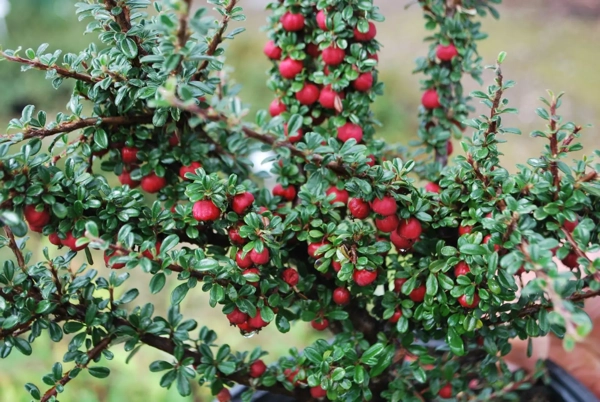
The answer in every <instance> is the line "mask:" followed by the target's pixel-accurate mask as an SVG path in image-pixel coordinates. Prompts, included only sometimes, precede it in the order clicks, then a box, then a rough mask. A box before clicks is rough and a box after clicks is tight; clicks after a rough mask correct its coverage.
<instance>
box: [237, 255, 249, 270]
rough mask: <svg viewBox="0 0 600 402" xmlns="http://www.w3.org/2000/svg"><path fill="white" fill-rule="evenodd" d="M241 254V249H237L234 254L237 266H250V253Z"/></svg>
mask: <svg viewBox="0 0 600 402" xmlns="http://www.w3.org/2000/svg"><path fill="white" fill-rule="evenodd" d="M242 254H243V251H242V250H238V252H237V253H236V255H235V262H236V263H237V265H238V267H240V268H242V269H245V268H250V267H251V266H252V259H251V258H250V253H247V254H246V256H244V257H242Z"/></svg>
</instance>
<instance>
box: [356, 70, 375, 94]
mask: <svg viewBox="0 0 600 402" xmlns="http://www.w3.org/2000/svg"><path fill="white" fill-rule="evenodd" d="M372 86H373V74H372V73H362V74H361V75H359V76H358V78H357V79H356V80H355V81H352V87H353V88H354V89H356V90H357V91H360V92H367V91H368V90H369V89H371V87H372Z"/></svg>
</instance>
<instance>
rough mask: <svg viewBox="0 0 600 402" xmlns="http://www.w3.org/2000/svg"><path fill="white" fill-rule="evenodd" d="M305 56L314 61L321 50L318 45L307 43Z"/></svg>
mask: <svg viewBox="0 0 600 402" xmlns="http://www.w3.org/2000/svg"><path fill="white" fill-rule="evenodd" d="M306 54H308V55H309V56H310V57H312V58H313V59H316V58H317V57H319V55H320V54H321V50H320V49H319V46H318V45H315V44H314V43H309V44H307V45H306Z"/></svg>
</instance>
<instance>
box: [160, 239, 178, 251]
mask: <svg viewBox="0 0 600 402" xmlns="http://www.w3.org/2000/svg"><path fill="white" fill-rule="evenodd" d="M178 244H179V236H177V235H175V234H172V235H169V236H167V237H166V238H165V239H164V240H163V242H162V244H161V245H160V254H164V253H166V252H167V251H169V250H171V249H172V248H173V247H175V246H176V245H178Z"/></svg>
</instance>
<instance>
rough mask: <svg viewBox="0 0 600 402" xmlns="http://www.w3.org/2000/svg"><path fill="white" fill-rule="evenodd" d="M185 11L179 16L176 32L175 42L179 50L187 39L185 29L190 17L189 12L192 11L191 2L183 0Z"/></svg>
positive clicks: (190, 0)
mask: <svg viewBox="0 0 600 402" xmlns="http://www.w3.org/2000/svg"><path fill="white" fill-rule="evenodd" d="M184 4H185V10H183V12H182V13H181V15H180V16H179V30H178V31H177V41H178V42H179V48H183V47H185V44H186V42H187V39H188V33H187V27H188V19H189V17H190V11H191V9H192V0H184Z"/></svg>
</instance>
